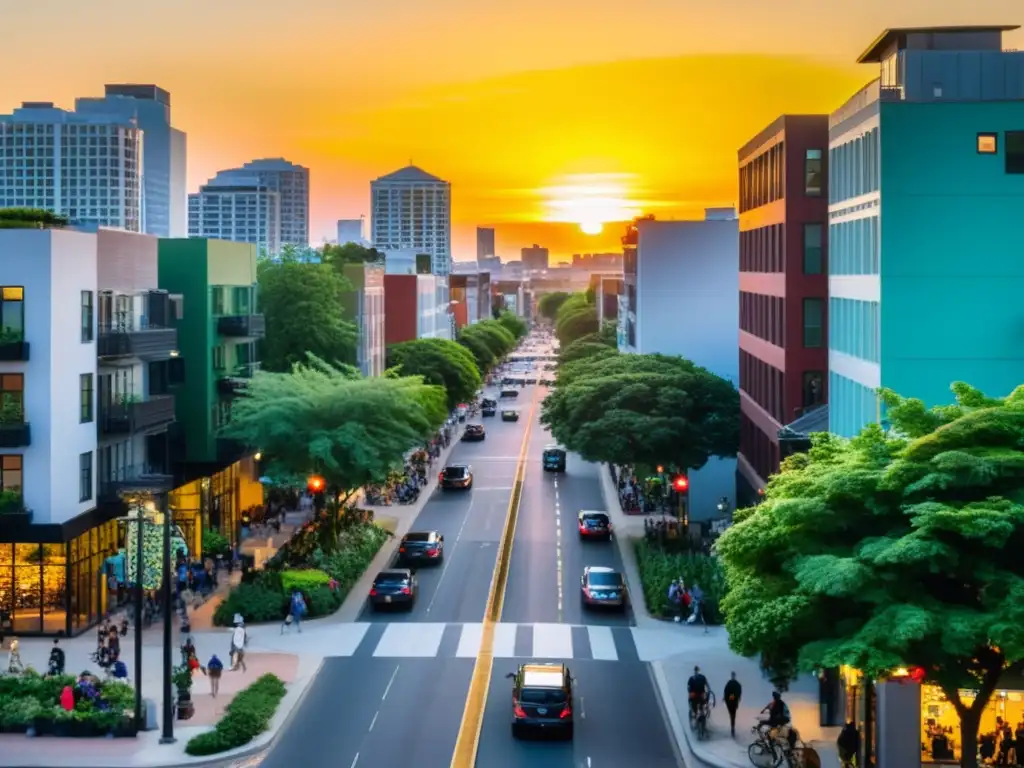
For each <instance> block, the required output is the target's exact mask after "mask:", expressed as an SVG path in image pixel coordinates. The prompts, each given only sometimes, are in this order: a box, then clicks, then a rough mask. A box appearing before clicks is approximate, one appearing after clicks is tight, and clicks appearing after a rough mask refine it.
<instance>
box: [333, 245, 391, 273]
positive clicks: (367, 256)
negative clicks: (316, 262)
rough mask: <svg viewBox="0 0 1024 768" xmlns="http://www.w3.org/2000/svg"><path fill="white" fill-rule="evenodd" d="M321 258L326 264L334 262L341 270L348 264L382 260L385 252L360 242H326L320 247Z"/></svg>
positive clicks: (336, 267) (335, 266)
mask: <svg viewBox="0 0 1024 768" xmlns="http://www.w3.org/2000/svg"><path fill="white" fill-rule="evenodd" d="M320 258H321V259H322V260H323V262H324V263H325V264H332V265H334V268H335V269H337V270H339V271H341V270H342V268H343V267H344V266H345V265H346V264H367V263H374V262H381V261H383V260H384V254H383V253H381V252H380V251H378V250H377V249H376V248H370V247H367V246H365V245H360V244H359V243H345V244H343V245H337V244H335V243H324V244H323V245H322V246H321V247H320Z"/></svg>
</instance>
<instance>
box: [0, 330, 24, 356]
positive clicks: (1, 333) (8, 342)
mask: <svg viewBox="0 0 1024 768" xmlns="http://www.w3.org/2000/svg"><path fill="white" fill-rule="evenodd" d="M27 360H28V342H27V341H25V332H24V331H22V330H20V329H18V328H11V327H9V326H8V327H4V328H0V361H4V362H19V361H20V362H24V361H27Z"/></svg>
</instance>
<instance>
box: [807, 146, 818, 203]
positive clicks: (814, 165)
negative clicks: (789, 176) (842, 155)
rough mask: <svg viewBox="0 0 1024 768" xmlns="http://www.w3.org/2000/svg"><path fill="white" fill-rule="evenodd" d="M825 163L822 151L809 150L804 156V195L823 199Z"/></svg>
mask: <svg viewBox="0 0 1024 768" xmlns="http://www.w3.org/2000/svg"><path fill="white" fill-rule="evenodd" d="M822 168H823V161H822V157H821V150H820V149H808V150H807V154H806V155H805V156H804V194H805V195H807V197H821V184H822Z"/></svg>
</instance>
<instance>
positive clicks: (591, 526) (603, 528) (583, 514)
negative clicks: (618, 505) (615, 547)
mask: <svg viewBox="0 0 1024 768" xmlns="http://www.w3.org/2000/svg"><path fill="white" fill-rule="evenodd" d="M578 517H579V527H580V539H584V540H585V539H603V540H605V541H610V540H611V538H612V521H611V519H610V518H609V517H608V513H607V512H593V511H588V510H586V509H584V510H581V511H580V514H579V516H578Z"/></svg>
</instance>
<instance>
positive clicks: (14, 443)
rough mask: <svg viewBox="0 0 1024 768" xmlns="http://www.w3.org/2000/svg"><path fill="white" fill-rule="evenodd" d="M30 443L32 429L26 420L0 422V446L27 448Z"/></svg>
mask: <svg viewBox="0 0 1024 768" xmlns="http://www.w3.org/2000/svg"><path fill="white" fill-rule="evenodd" d="M30 445H32V430H31V429H29V426H28V422H27V421H13V422H11V421H8V422H0V448H27V447H28V446H30Z"/></svg>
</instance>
